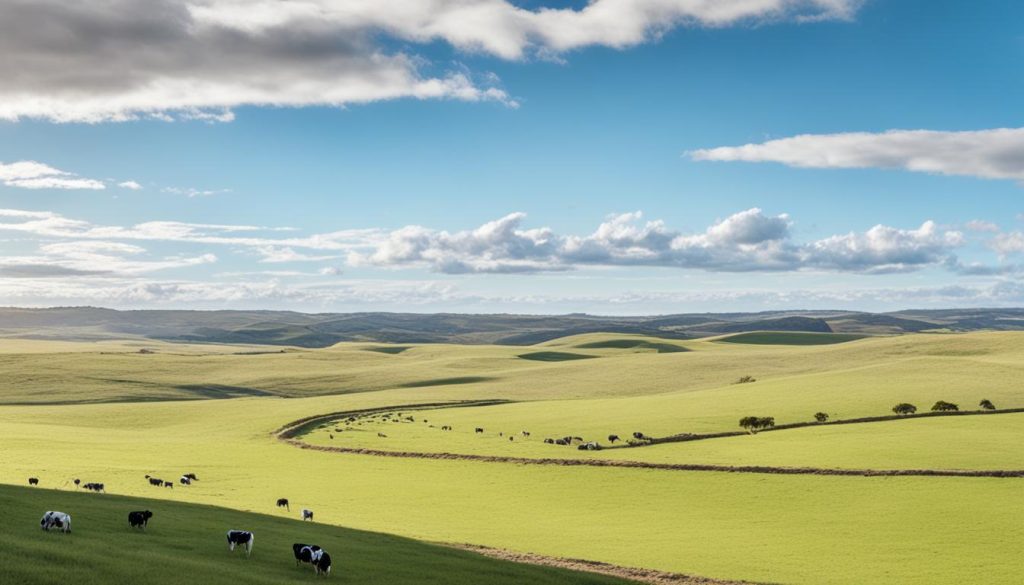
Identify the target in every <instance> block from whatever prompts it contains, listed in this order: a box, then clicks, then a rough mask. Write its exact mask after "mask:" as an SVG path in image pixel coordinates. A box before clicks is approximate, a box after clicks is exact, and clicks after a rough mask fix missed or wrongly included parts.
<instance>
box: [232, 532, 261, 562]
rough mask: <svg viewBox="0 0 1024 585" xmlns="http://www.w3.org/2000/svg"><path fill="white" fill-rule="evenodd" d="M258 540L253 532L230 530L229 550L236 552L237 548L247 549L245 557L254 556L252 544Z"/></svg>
mask: <svg viewBox="0 0 1024 585" xmlns="http://www.w3.org/2000/svg"><path fill="white" fill-rule="evenodd" d="M254 540H256V537H255V535H253V533H252V532H248V531H246V530H228V550H229V551H231V552H234V550H235V546H241V547H242V548H243V549H245V556H246V558H248V557H249V556H250V555H252V543H253V541H254Z"/></svg>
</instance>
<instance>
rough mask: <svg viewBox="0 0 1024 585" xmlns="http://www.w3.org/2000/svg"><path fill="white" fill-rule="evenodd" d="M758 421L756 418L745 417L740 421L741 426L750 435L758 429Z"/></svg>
mask: <svg viewBox="0 0 1024 585" xmlns="http://www.w3.org/2000/svg"><path fill="white" fill-rule="evenodd" d="M759 420H760V419H758V418H757V417H756V416H745V417H743V418H741V419H740V426H741V427H743V428H744V429H746V430H747V432H748V433H753V432H754V431H756V430H757V428H758V424H757V423H758V421H759Z"/></svg>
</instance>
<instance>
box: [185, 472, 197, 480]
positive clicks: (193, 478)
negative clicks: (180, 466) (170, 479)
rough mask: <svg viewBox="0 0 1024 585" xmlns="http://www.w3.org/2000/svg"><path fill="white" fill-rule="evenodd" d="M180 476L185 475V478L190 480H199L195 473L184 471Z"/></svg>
mask: <svg viewBox="0 0 1024 585" xmlns="http://www.w3.org/2000/svg"><path fill="white" fill-rule="evenodd" d="M182 477H187V478H189V479H190V480H192V481H199V478H198V477H196V474H194V473H186V474H185V475H183V476H182Z"/></svg>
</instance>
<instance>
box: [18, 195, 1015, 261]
mask: <svg viewBox="0 0 1024 585" xmlns="http://www.w3.org/2000/svg"><path fill="white" fill-rule="evenodd" d="M4 218H7V220H4ZM525 219H526V215H525V214H524V213H511V214H509V215H506V216H505V217H502V218H499V219H497V220H494V221H490V222H486V223H484V224H483V225H481V226H479V227H477V228H475V229H472V230H464V231H456V232H449V231H446V230H437V229H432V228H428V227H423V226H415V225H413V226H406V227H403V228H399V229H396V230H392V231H387V230H383V229H379V228H372V229H355V230H340V231H335V232H327V233H322V234H312V235H307V236H297V235H291V234H288V235H279V234H281V231H282V230H281V228H268V227H263V226H246V225H219V224H193V223H184V222H174V221H150V222H144V223H140V224H135V225H132V226H104V225H95V224H92V223H90V222H87V221H83V220H77V219H72V218H67V217H64V216H61V215H59V214H55V213H49V212H35V211H21V210H3V209H0V231H12V232H16V233H23V234H29V235H34V236H37V237H45V238H62V239H69V240H76V241H90V240H102V241H105V242H112V241H128V242H133V241H162V242H178V243H182V244H189V245H207V246H229V247H231V248H234V249H236V250H241V251H242V252H244V253H247V254H251V255H255V256H257V257H259V258H260V259H261V260H260V261H261V262H265V263H287V262H311V261H324V260H333V259H336V258H339V257H344V258H345V259H346V261H347V263H348V264H349V265H350V266H369V267H380V268H426V269H430V270H433V271H436V272H441V273H447V274H464V273H506V274H507V273H530V272H551V271H568V270H573V269H577V268H582V267H616V266H619V267H629V266H650V267H671V268H680V269H690V270H703V271H710V272H749V271H799V270H812V271H829V272H862V273H882V272H906V271H912V270H917V269H921V268H925V267H929V266H945V267H951V268H954V269H955V270H956V271H959V270H961V269H962V265H959V264H958V263H957V259H956V256H955V254H954V252H955V251H956V249H957V248H959V247H960V246H962V245H963V244H964V243H965V238H964V236H963V234H962V233H961V232H959V231H956V230H952V229H946V228H941V227H939V226H938V225H936V224H935V223H934V222H931V221H927V222H924V223H923V224H922V225H921V226H920V227H918V228H914V229H903V228H896V227H891V226H884V225H877V226H874V227H872V228H871V229H869V230H867V231H865V232H861V233H855V232H851V233H847V234H842V235H835V236H830V237H827V238H822V239H818V240H814V241H809V242H798V241H796V240H795V239H794V237H793V234H792V233H791V229H790V228H791V225H792V220H791V219H790V217H789V216H788V215H786V214H779V215H769V214H766V213H764V212H763V211H761V210H760V209H757V208H753V209H748V210H745V211H741V212H739V213H735V214H733V215H731V216H729V217H726V218H725V219H722V220H719V221H716V222H714V223H713V224H712V225H710V226H709V227H708V228H706V229H705V230H703V231H701V232H697V233H683V232H680V231H678V230H674V229H672V228H669V227H668V226H667V225H665V223H664V222H662V221H647V222H644V221H643V218H642V214H641V213H640V212H633V213H625V214H619V215H613V216H610V217H609V218H608V219H606V220H605V221H604V222H602V223H601V224H600V225H598V226H597V228H596V229H595V230H594V231H593V232H592V233H590V234H586V235H572V234H558V233H555V232H554V231H553V230H551V229H550V228H545V227H542V228H529V229H528V228H525V227H523V223H524V222H525ZM287 231H291V230H287ZM1007 245H1009V244H1007Z"/></svg>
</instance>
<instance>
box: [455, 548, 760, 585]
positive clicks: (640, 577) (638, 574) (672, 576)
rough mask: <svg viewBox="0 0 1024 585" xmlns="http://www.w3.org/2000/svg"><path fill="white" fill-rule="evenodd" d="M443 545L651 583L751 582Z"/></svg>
mask: <svg viewBox="0 0 1024 585" xmlns="http://www.w3.org/2000/svg"><path fill="white" fill-rule="evenodd" d="M443 544H444V546H448V547H452V548H458V549H462V550H468V551H471V552H475V553H477V554H481V555H484V556H487V557H491V558H495V559H501V560H505V561H512V562H515V563H526V564H530V565H543V566H545V567H557V568H560V569H570V570H573V571H581V572H584V573H596V574H599V575H608V576H611V577H619V578H620V579H628V580H630V581H636V582H637V583H651V584H652V585H753V584H752V583H751V582H750V581H723V580H721V579H711V578H708V577H697V576H694V575H684V574H682V573H666V572H665V571H655V570H654V569H637V568H633V567H621V566H619V565H612V564H609V563H602V562H599V561H585V560H580V559H567V558H562V557H548V556H544V555H538V554H533V553H520V552H513V551H510V550H505V549H500V548H491V547H488V546H478V545H474V544H450V543H443Z"/></svg>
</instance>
